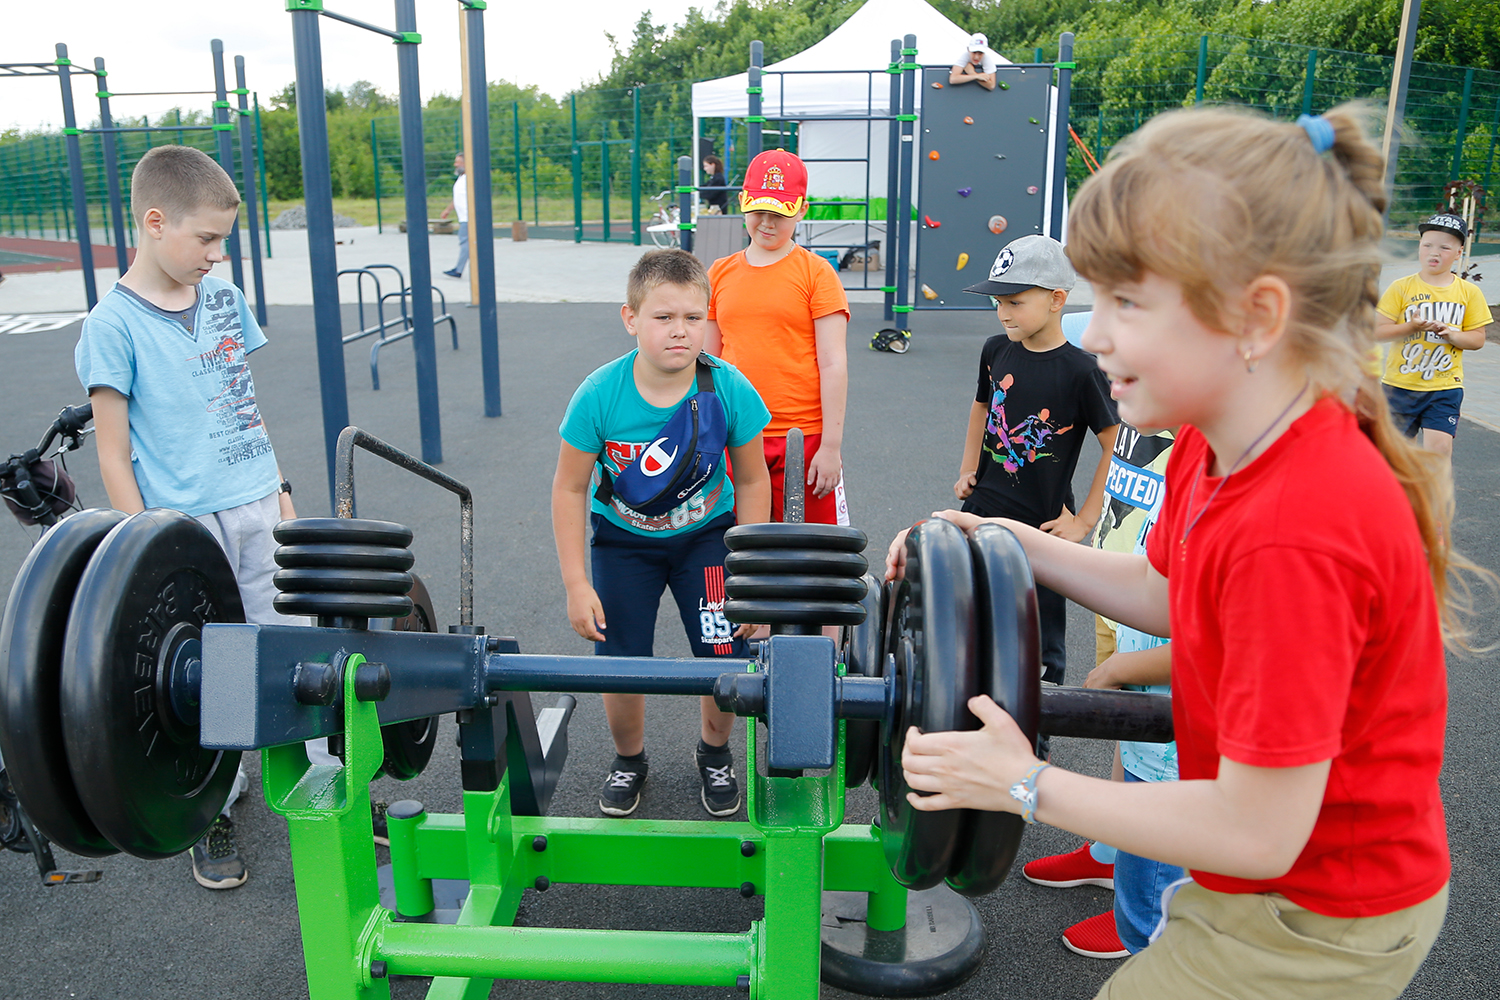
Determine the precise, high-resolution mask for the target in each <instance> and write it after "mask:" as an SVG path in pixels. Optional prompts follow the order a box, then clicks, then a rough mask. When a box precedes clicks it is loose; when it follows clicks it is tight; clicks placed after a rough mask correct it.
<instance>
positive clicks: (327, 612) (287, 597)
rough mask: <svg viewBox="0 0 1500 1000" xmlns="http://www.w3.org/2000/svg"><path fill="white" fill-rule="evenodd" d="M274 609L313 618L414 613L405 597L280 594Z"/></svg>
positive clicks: (306, 593) (393, 595)
mask: <svg viewBox="0 0 1500 1000" xmlns="http://www.w3.org/2000/svg"><path fill="white" fill-rule="evenodd" d="M271 606H272V607H274V608H275V609H276V610H277V611H279V612H281V613H282V614H284V615H294V616H296V615H306V616H308V617H311V618H404V617H406V616H407V615H409V614H411V598H410V597H407V596H406V595H405V594H338V593H334V594H328V593H309V592H307V591H301V592H299V593H295V594H277V595H276V596H275V597H273V598H272V599H271Z"/></svg>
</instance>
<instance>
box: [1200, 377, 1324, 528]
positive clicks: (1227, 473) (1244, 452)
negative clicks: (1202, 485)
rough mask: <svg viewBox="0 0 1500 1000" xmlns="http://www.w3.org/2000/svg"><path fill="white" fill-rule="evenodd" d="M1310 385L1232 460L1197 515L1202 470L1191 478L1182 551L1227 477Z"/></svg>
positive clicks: (1284, 415) (1304, 386)
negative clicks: (1197, 498) (1196, 504)
mask: <svg viewBox="0 0 1500 1000" xmlns="http://www.w3.org/2000/svg"><path fill="white" fill-rule="evenodd" d="M1311 384H1312V383H1310V382H1306V383H1303V385H1302V388H1301V389H1299V390H1297V395H1295V396H1293V397H1292V401H1291V402H1290V403H1288V404H1286V409H1284V410H1282V411H1281V412H1280V413H1278V414H1277V415H1276V419H1275V420H1273V421H1271V424H1270V426H1268V427H1267V428H1266V429H1265V430H1263V431H1261V432H1260V435H1259V436H1258V437H1257V438H1256V439H1255V440H1254V441H1251V442H1250V446H1249V447H1247V448H1246V449H1245V450H1244V451H1242V452H1240V457H1239V458H1237V459H1235V460H1234V464H1233V465H1231V466H1230V467H1229V471H1228V472H1226V473H1224V478H1223V479H1221V480H1219V485H1218V486H1215V487H1214V491H1213V492H1212V493H1210V494H1209V495H1208V499H1207V500H1205V501H1203V506H1202V507H1199V508H1198V513H1196V514H1194V513H1193V498H1194V497H1196V496H1197V495H1198V483H1199V481H1200V480H1202V479H1203V469H1202V468H1200V469H1199V470H1198V474H1197V475H1196V476H1194V477H1193V486H1192V489H1190V490H1188V502H1187V509H1188V523H1187V527H1186V528H1184V529H1183V530H1182V539H1181V541H1180V543H1179V544H1181V545H1182V547H1183V549H1184V551H1185V550H1186V549H1187V540H1188V535H1191V534H1192V533H1193V528H1194V526H1196V525H1197V523H1198V522H1199V521H1200V520H1201V519H1202V518H1203V515H1204V514H1205V513H1207V512H1208V508H1209V507H1210V506H1211V505H1212V504H1213V502H1214V497H1216V496H1218V495H1219V491H1220V490H1222V489H1223V488H1224V485H1225V484H1226V483H1228V482H1229V477H1230V476H1232V475H1234V474H1235V471H1236V470H1238V469H1239V467H1240V463H1241V462H1243V461H1244V460H1245V459H1246V458H1247V457H1248V456H1249V455H1250V453H1251V452H1252V451H1254V450H1255V446H1256V445H1258V444H1260V443H1261V442H1262V441H1264V440H1265V439H1266V435H1268V434H1270V433H1271V432H1272V431H1273V430H1275V429H1276V425H1277V424H1279V423H1281V422H1282V421H1283V420H1285V419H1286V415H1287V414H1288V413H1291V412H1292V407H1294V406H1296V405H1297V402H1298V401H1299V400H1300V399H1301V398H1302V397H1303V396H1304V395H1306V394H1307V387H1308V386H1309V385H1311ZM1207 464H1208V463H1206V462H1205V463H1204V465H1205V466H1206V465H1207Z"/></svg>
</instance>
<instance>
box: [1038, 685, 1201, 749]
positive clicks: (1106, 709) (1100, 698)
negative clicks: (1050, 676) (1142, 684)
mask: <svg viewBox="0 0 1500 1000" xmlns="http://www.w3.org/2000/svg"><path fill="white" fill-rule="evenodd" d="M1038 726H1039V728H1040V729H1041V731H1042V732H1044V733H1047V734H1048V735H1050V736H1081V737H1084V738H1086V739H1102V740H1125V741H1129V742H1137V743H1170V742H1172V697H1171V696H1170V695H1165V694H1149V693H1147V692H1145V691H1105V690H1100V689H1095V688H1074V687H1054V688H1042V702H1041V718H1040V720H1039V722H1038Z"/></svg>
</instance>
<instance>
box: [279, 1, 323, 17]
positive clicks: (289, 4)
mask: <svg viewBox="0 0 1500 1000" xmlns="http://www.w3.org/2000/svg"><path fill="white" fill-rule="evenodd" d="M286 9H287V10H315V11H317V12H318V13H320V14H321V13H322V12H323V0H286Z"/></svg>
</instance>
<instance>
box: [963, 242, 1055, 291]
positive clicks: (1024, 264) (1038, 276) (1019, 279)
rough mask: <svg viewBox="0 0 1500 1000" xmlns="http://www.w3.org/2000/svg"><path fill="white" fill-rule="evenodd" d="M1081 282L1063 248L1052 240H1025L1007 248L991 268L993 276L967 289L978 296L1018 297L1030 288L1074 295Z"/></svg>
mask: <svg viewBox="0 0 1500 1000" xmlns="http://www.w3.org/2000/svg"><path fill="white" fill-rule="evenodd" d="M1077 280H1078V272H1076V271H1074V270H1073V265H1072V263H1071V262H1070V261H1069V260H1068V255H1067V253H1065V252H1064V251H1063V245H1062V244H1061V243H1059V242H1057V241H1056V240H1054V239H1053V238H1052V237H1050V236H1040V235H1032V236H1022V237H1021V238H1020V239H1017V240H1011V241H1010V242H1009V243H1007V244H1005V249H1003V250H1001V251H1000V253H999V255H998V256H996V257H995V263H993V264H991V265H990V276H989V277H988V278H987V279H985V280H984V281H981V282H980V283H979V284H977V285H970V286H969V287H968V288H965V289H964V291H966V292H974V293H975V294H977V295H1014V294H1016V293H1017V292H1024V291H1025V290H1026V289H1028V288H1046V289H1048V290H1051V289H1054V288H1061V289H1062V290H1064V291H1072V290H1073V285H1074V283H1075V282H1076V281H1077Z"/></svg>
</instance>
